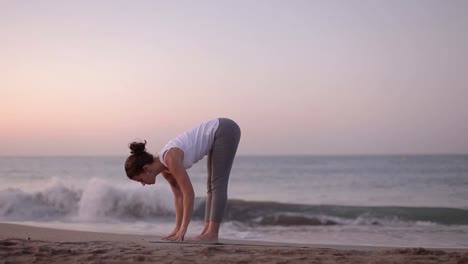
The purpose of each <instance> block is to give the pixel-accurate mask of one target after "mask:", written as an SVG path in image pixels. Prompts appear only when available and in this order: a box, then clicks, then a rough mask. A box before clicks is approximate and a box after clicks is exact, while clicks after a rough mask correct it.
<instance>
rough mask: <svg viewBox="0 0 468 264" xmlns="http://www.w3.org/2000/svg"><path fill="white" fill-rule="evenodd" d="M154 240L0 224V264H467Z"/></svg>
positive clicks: (451, 252)
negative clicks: (58, 263) (313, 263)
mask: <svg viewBox="0 0 468 264" xmlns="http://www.w3.org/2000/svg"><path fill="white" fill-rule="evenodd" d="M159 239H160V237H158V236H145V235H130V234H114V233H100V232H89V231H74V230H66V229H53V228H45V227H34V226H27V225H21V224H10V223H0V256H1V257H0V263H7V262H17V263H30V262H37V263H50V262H55V263H57V262H79V263H95V262H103V263H121V262H127V263H132V262H139V263H140V262H147V263H150V262H158V263H185V262H190V263H217V262H223V263H239V262H242V263H256V262H262V263H263V262H264V263H310V262H318V263H350V262H352V263H394V262H401V263H416V262H424V263H442V262H443V263H468V249H463V248H407V247H380V246H375V247H374V246H353V245H319V244H295V243H281V242H266V241H250V240H245V241H241V240H229V239H220V242H221V243H222V244H221V245H212V244H191V243H174V242H167V243H165V242H164V243H153V242H151V241H157V240H159Z"/></svg>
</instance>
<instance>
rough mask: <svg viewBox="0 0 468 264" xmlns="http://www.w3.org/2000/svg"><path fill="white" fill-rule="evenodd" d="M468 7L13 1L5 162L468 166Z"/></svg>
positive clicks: (420, 2) (3, 28)
mask: <svg viewBox="0 0 468 264" xmlns="http://www.w3.org/2000/svg"><path fill="white" fill-rule="evenodd" d="M467 14H468V1H463V0H459V1H456V0H448V1H436V0H413V1H407V0H405V1H403V0H392V1H390V0H389V1H361V0H359V1H358V0H355V1H328V0H326V1H325V0H324V1H58V0H57V1H21V0H18V1H0V32H1V39H2V40H1V41H0V92H1V93H0V127H1V130H0V146H1V147H0V155H3V156H4V155H7V156H14V155H126V154H127V153H128V148H127V144H128V142H130V141H131V140H133V139H136V138H140V139H146V140H147V141H148V142H149V146H148V147H149V150H150V151H151V152H153V153H157V152H158V151H159V150H160V149H161V148H162V147H163V145H164V144H165V143H166V142H167V141H168V140H169V139H171V138H172V137H174V136H176V135H177V134H178V133H181V132H183V131H185V130H187V129H189V128H191V127H193V126H194V125H197V124H198V123H199V122H201V121H203V120H207V119H211V118H215V117H230V118H232V119H234V120H236V121H237V122H238V123H239V125H240V126H241V128H242V140H241V145H240V148H239V153H240V154H242V155H291V154H313V155H341V154H345V155H349V154H407V153H409V154H411V153H421V154H440V153H465V154H466V153H468V16H467Z"/></svg>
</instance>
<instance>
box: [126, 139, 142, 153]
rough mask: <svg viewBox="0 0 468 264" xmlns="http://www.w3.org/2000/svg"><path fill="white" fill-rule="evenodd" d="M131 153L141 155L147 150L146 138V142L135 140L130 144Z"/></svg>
mask: <svg viewBox="0 0 468 264" xmlns="http://www.w3.org/2000/svg"><path fill="white" fill-rule="evenodd" d="M128 147H129V148H130V153H131V154H133V155H140V154H143V153H145V152H146V140H144V142H139V141H134V142H132V143H130V145H129V146H128Z"/></svg>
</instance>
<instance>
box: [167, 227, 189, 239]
mask: <svg viewBox="0 0 468 264" xmlns="http://www.w3.org/2000/svg"><path fill="white" fill-rule="evenodd" d="M185 233H187V229H186V228H177V227H176V228H175V229H174V230H173V231H172V232H171V233H170V234H169V235H167V236H165V237H163V238H162V240H167V241H184V239H185Z"/></svg>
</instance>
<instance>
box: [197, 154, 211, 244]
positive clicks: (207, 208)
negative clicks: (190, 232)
mask: <svg viewBox="0 0 468 264" xmlns="http://www.w3.org/2000/svg"><path fill="white" fill-rule="evenodd" d="M212 157H213V151H210V153H208V157H207V161H206V167H207V168H206V169H207V174H208V180H207V182H206V190H207V191H206V205H205V227H204V228H203V231H202V233H201V234H200V235H199V236H196V237H195V239H197V238H198V237H200V236H202V235H204V234H205V233H206V232H207V231H208V227H209V224H210V213H211V201H212V198H213V195H212V194H213V187H212V186H211V175H213V166H212V164H213V162H212Z"/></svg>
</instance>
